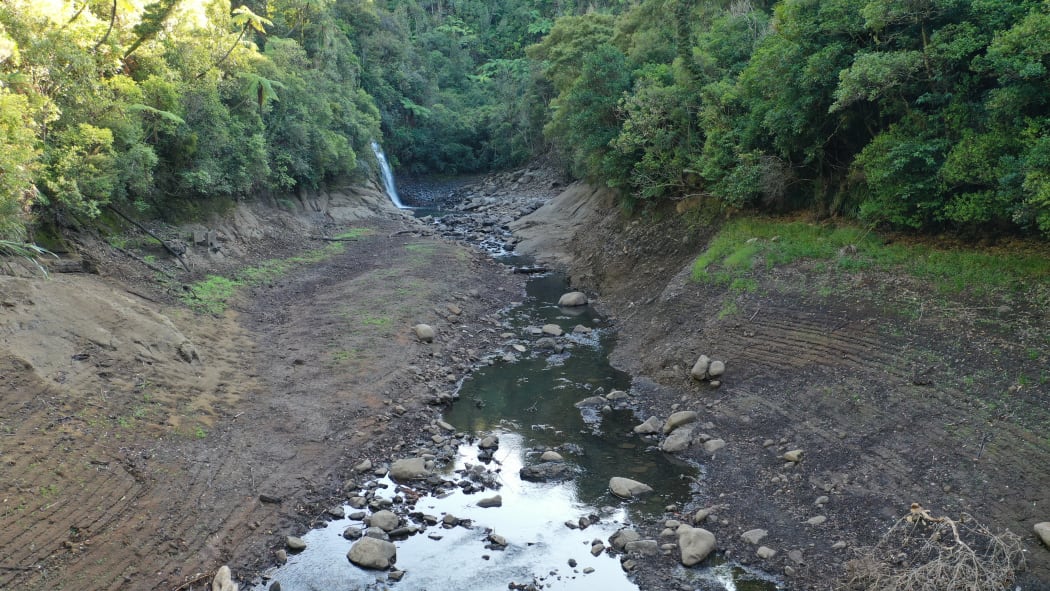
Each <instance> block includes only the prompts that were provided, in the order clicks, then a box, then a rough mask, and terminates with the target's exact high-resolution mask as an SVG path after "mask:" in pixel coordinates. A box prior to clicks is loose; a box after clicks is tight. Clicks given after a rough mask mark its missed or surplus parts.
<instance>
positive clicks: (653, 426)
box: [634, 417, 660, 435]
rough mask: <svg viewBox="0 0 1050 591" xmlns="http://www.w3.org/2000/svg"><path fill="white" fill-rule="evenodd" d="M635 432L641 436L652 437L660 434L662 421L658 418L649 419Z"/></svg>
mask: <svg viewBox="0 0 1050 591" xmlns="http://www.w3.org/2000/svg"><path fill="white" fill-rule="evenodd" d="M634 432H635V433H638V434H639V435H651V434H653V433H659V432H660V419H659V418H657V417H649V418H648V419H646V420H645V422H644V423H642V424H641V425H638V426H637V427H635V428H634Z"/></svg>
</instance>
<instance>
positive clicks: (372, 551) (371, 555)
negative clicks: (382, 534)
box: [346, 538, 397, 570]
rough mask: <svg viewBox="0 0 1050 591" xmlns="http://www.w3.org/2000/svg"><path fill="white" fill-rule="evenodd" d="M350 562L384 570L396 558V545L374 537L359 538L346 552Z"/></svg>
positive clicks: (363, 566) (362, 566)
mask: <svg viewBox="0 0 1050 591" xmlns="http://www.w3.org/2000/svg"><path fill="white" fill-rule="evenodd" d="M346 557H347V558H348V559H349V560H350V562H352V563H354V564H356V565H357V566H359V567H361V568H371V569H377V570H384V569H387V568H390V565H392V564H394V562H395V561H396V560H397V546H395V545H393V544H392V543H390V542H387V541H384V540H377V539H375V538H361V539H360V540H358V541H356V542H354V545H353V546H351V547H350V551H349V552H347V554H346Z"/></svg>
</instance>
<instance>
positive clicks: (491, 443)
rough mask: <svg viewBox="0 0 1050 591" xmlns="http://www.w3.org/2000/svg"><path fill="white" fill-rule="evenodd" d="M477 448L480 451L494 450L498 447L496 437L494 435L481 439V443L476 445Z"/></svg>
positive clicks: (497, 438)
mask: <svg viewBox="0 0 1050 591" xmlns="http://www.w3.org/2000/svg"><path fill="white" fill-rule="evenodd" d="M478 447H480V448H481V449H496V448H497V447H499V437H496V436H495V435H489V436H487V437H484V438H482V439H481V442H479V443H478Z"/></svg>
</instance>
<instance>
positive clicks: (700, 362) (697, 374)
mask: <svg viewBox="0 0 1050 591" xmlns="http://www.w3.org/2000/svg"><path fill="white" fill-rule="evenodd" d="M710 366H711V358H710V357H708V356H707V355H701V356H700V358H699V359H697V360H696V363H694V364H693V369H691V370H689V375H691V376H693V379H696V380H703V379H706V378H707V368H708V367H710Z"/></svg>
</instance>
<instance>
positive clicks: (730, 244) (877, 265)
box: [692, 217, 1050, 294]
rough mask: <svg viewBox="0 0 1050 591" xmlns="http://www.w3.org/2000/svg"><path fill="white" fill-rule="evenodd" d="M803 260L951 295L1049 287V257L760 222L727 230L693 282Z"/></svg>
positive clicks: (737, 223) (731, 280) (735, 277)
mask: <svg viewBox="0 0 1050 591" xmlns="http://www.w3.org/2000/svg"><path fill="white" fill-rule="evenodd" d="M844 249H845V251H844ZM854 249H855V251H854ZM846 251H848V254H847V255H846V256H843V254H842V253H843V252H846ZM799 260H812V261H818V262H819V261H827V262H826V263H818V266H819V267H821V268H823V269H825V270H828V271H835V270H842V271H857V270H865V269H874V270H892V271H899V272H904V273H907V274H909V275H912V276H914V277H917V278H920V279H925V280H928V281H930V282H931V283H932V284H933V285H934V286H935V287H936V288H938V289H939V290H941V291H943V292H945V293H961V292H963V291H969V292H972V293H974V294H983V293H987V292H989V291H992V290H999V289H1008V290H1021V289H1024V288H1026V287H1029V286H1032V285H1036V284H1047V283H1050V257H1048V256H1047V253H1046V252H1045V251H1044V252H1032V251H1026V250H1022V249H1016V248H1015V249H1000V250H997V251H988V250H980V251H978V250H975V249H972V248H958V249H945V248H937V247H932V246H930V245H929V244H901V243H897V244H886V243H885V241H884V239H883V238H882V237H880V236H877V235H875V234H873V233H871V232H869V231H867V230H865V229H863V228H859V227H856V226H838V225H818V224H811V223H806V222H782V221H777V220H773V219H769V218H757V217H752V218H738V219H736V220H733V221H731V222H729V223H728V224H726V225H725V227H723V228H722V230H721V231H720V232H719V233H718V235H717V236H715V238H714V239H713V240H712V241H711V243H710V245H709V246H708V248H707V250H706V251H704V253H703V254H701V255H700V256H699V257H698V258H697V259H696V261H695V262H694V263H693V270H692V276H693V279H694V280H695V281H699V282H705V283H718V284H729V285H737V283H736V282H737V281H739V280H740V279H741V278H745V277H747V275H748V273H749V272H750V271H752V270H754V269H755V268H756V266H759V265H762V266H764V267H765V268H766V269H772V268H774V267H777V266H781V265H787V264H791V263H794V262H796V261H799Z"/></svg>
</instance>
